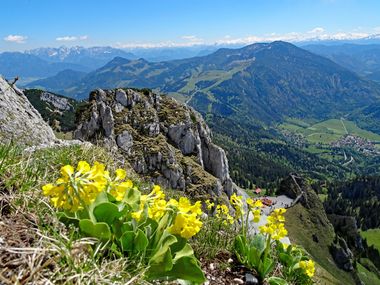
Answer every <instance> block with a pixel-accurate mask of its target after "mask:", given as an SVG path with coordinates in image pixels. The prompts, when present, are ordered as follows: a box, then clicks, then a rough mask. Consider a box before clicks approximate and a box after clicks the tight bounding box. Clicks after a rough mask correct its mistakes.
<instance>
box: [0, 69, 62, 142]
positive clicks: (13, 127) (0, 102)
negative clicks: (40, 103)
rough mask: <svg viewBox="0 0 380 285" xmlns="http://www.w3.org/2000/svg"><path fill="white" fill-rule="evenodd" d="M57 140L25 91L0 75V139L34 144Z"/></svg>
mask: <svg viewBox="0 0 380 285" xmlns="http://www.w3.org/2000/svg"><path fill="white" fill-rule="evenodd" d="M55 140H56V138H55V135H54V132H53V130H52V129H51V128H50V127H49V125H48V124H47V123H46V122H44V120H43V119H42V117H41V115H40V114H39V113H38V112H37V110H36V109H35V108H34V107H33V106H32V104H30V102H29V101H28V99H27V98H26V97H25V95H24V93H23V92H22V91H21V90H19V89H18V88H17V87H15V86H13V85H11V84H9V83H8V82H7V81H6V80H4V79H3V78H2V77H1V76H0V141H2V142H10V141H13V142H15V143H17V144H24V145H33V144H42V143H51V142H54V141H55Z"/></svg>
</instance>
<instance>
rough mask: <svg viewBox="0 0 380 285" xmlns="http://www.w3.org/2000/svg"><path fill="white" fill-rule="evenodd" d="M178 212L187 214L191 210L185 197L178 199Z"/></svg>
mask: <svg viewBox="0 0 380 285" xmlns="http://www.w3.org/2000/svg"><path fill="white" fill-rule="evenodd" d="M178 210H179V211H180V212H183V213H187V212H189V211H190V210H191V203H190V200H189V199H188V198H186V197H180V198H179V200H178Z"/></svg>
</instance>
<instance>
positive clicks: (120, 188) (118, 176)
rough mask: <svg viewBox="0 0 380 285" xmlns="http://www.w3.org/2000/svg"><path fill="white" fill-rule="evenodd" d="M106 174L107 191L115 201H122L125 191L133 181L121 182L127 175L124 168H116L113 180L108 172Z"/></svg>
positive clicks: (131, 185)
mask: <svg viewBox="0 0 380 285" xmlns="http://www.w3.org/2000/svg"><path fill="white" fill-rule="evenodd" d="M106 174H108V176H106V178H107V180H108V193H110V194H111V195H112V196H113V197H114V198H115V200H116V201H122V200H123V199H124V196H125V193H127V191H128V190H129V189H131V188H132V187H133V182H132V181H131V180H127V181H125V182H121V181H122V180H124V179H125V178H126V176H127V173H126V172H125V170H124V169H117V170H116V171H115V178H114V179H113V180H112V179H111V177H110V176H109V173H108V172H106Z"/></svg>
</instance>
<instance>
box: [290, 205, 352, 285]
mask: <svg viewBox="0 0 380 285" xmlns="http://www.w3.org/2000/svg"><path fill="white" fill-rule="evenodd" d="M285 217H286V224H285V225H286V228H287V230H288V232H289V238H290V240H291V241H292V243H295V244H299V245H302V246H303V247H304V248H305V249H306V251H307V252H308V253H309V254H310V255H311V256H312V258H313V259H314V260H315V261H316V262H317V263H318V265H319V267H317V273H316V277H317V279H318V282H319V284H326V285H327V284H329V285H332V284H334V285H335V284H336V285H338V284H339V285H340V284H346V285H349V284H352V285H353V284H354V282H353V280H352V279H351V277H350V275H349V273H347V272H345V271H343V270H340V269H339V268H337V266H336V265H335V263H334V261H333V258H332V256H331V254H330V252H329V249H328V247H329V245H330V244H331V243H332V242H333V239H334V232H333V229H332V228H331V227H330V226H325V225H323V224H321V223H320V220H319V219H318V218H317V217H318V213H313V211H312V209H311V210H307V209H305V208H304V207H303V206H302V205H301V204H297V205H296V206H294V207H293V208H291V209H289V210H288V211H287V213H286V215H285ZM313 234H315V235H317V236H318V240H319V241H318V243H317V242H314V241H313V238H312V235H313Z"/></svg>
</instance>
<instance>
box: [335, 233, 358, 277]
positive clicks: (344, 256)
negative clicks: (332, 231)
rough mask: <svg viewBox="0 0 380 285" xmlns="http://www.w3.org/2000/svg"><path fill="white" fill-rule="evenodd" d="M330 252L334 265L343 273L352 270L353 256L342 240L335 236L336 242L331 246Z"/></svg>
mask: <svg viewBox="0 0 380 285" xmlns="http://www.w3.org/2000/svg"><path fill="white" fill-rule="evenodd" d="M330 250H331V254H332V256H333V257H334V260H335V262H336V264H337V265H338V266H339V267H340V268H342V269H343V270H345V271H353V270H354V255H353V253H352V251H351V250H350V249H349V247H348V246H347V243H346V241H345V240H344V239H343V238H341V237H339V236H337V238H336V241H335V242H334V243H333V244H332V245H331V247H330Z"/></svg>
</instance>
